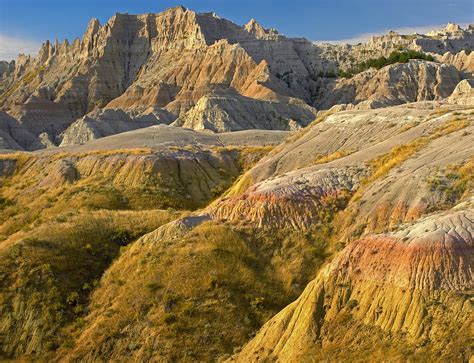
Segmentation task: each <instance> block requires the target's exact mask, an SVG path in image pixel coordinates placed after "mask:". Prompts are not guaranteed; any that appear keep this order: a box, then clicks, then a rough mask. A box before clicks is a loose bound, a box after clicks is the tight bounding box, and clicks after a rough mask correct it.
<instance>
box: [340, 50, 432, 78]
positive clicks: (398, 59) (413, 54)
mask: <svg viewBox="0 0 474 363" xmlns="http://www.w3.org/2000/svg"><path fill="white" fill-rule="evenodd" d="M411 59H420V60H425V61H430V62H433V61H434V60H435V59H434V58H433V57H432V56H431V55H429V54H425V53H422V52H418V51H414V50H405V51H395V52H392V53H391V54H390V55H389V56H388V58H387V57H383V56H382V57H379V58H371V59H368V60H366V61H364V62H361V63H359V64H358V65H357V66H356V67H355V68H353V69H350V70H346V71H344V70H341V69H340V70H339V71H338V72H337V74H334V75H333V76H334V77H336V76H337V77H340V78H351V77H353V76H354V75H355V74H357V73H361V72H364V71H366V70H368V69H370V68H375V69H381V68H383V67H385V66H388V65H390V64H396V63H408V61H410V60H411Z"/></svg>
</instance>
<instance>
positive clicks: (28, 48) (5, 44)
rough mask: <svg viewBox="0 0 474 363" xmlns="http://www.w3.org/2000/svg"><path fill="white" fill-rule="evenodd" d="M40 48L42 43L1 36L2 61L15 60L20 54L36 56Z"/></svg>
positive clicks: (0, 53)
mask: <svg viewBox="0 0 474 363" xmlns="http://www.w3.org/2000/svg"><path fill="white" fill-rule="evenodd" d="M40 47H41V42H38V41H36V40H31V39H24V38H17V37H12V36H9V35H5V34H0V60H12V59H15V58H16V57H17V56H18V54H20V53H22V54H31V55H35V54H36V53H37V52H38V50H39V49H40Z"/></svg>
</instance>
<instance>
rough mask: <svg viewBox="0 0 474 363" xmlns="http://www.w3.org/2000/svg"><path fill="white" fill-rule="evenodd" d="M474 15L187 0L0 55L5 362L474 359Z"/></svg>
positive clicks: (1, 342) (0, 281) (0, 350)
mask: <svg viewBox="0 0 474 363" xmlns="http://www.w3.org/2000/svg"><path fill="white" fill-rule="evenodd" d="M473 32H474V30H473V28H472V27H469V28H468V29H461V28H460V27H458V26H455V25H453V24H450V25H449V26H448V27H447V28H446V29H444V30H440V31H439V32H436V33H429V34H426V35H410V36H407V35H400V34H396V33H394V32H391V33H389V34H388V35H386V36H383V37H376V38H373V39H372V40H370V41H369V42H368V43H365V44H360V45H354V46H351V45H339V46H332V45H315V44H313V43H311V42H309V41H307V40H305V39H292V38H287V37H285V36H283V35H281V34H279V33H278V32H277V31H276V30H275V29H265V28H264V27H262V26H261V25H260V24H258V23H257V22H256V21H255V20H251V21H250V22H249V23H248V24H246V25H244V26H238V25H236V24H234V23H232V22H230V21H227V20H225V19H222V18H220V17H218V16H217V15H216V14H213V13H206V14H197V13H195V12H193V11H190V10H187V9H185V8H182V7H177V8H174V9H169V10H167V11H165V12H163V13H160V14H144V15H129V14H116V15H115V16H114V17H112V18H111V19H110V20H109V21H108V22H107V23H106V24H104V25H101V24H100V23H99V22H98V20H95V19H94V20H92V21H91V22H90V23H89V26H88V28H87V30H86V32H85V34H84V36H83V38H82V39H76V40H74V41H73V42H72V43H69V42H67V41H65V42H63V43H59V42H55V43H50V42H46V43H45V44H44V45H43V47H42V48H41V50H40V52H39V54H38V56H37V57H35V58H33V57H29V56H20V57H19V58H18V59H17V60H16V61H15V62H10V63H7V62H2V63H0V107H1V109H2V110H1V111H0V149H2V150H3V149H6V150H7V152H6V153H4V154H2V153H0V359H1V360H7V361H8V360H24V361H31V360H34V361H36V360H38V361H127V362H128V361H132V362H133V361H136V362H142V361H218V360H226V359H230V360H234V361H240V362H254V361H270V360H277V361H285V362H286V361H290V362H291V361H295V362H296V361H298V362H299V361H303V362H304V361H324V360H329V361H370V360H373V361H382V360H390V361H392V360H393V361H459V362H464V361H468V360H469V359H470V356H471V355H472V354H471V353H472V352H470V351H469V349H470V348H469V344H470V339H471V340H472V338H471V337H470V335H472V334H470V331H471V330H472V329H471V328H472V327H471V324H472V314H473V311H472V299H473V295H472V290H473V288H474V286H473V285H472V284H473V283H472V281H473V276H472V271H473V270H474V268H473V263H474V261H473V256H474V254H473V252H474V251H473V237H472V236H473V228H474V227H473V218H474V215H473V210H474V206H473V195H474V185H473V180H474V175H473V172H474V160H473V155H474V136H473V135H474V113H473V110H472V105H473V94H472V81H471V78H472V71H473V69H472V54H473V53H470V50H471V49H472V45H473V34H474V33H473ZM403 49H411V50H416V51H423V52H430V53H431V55H433V56H434V58H435V61H434V62H431V61H429V62H428V61H423V60H411V61H409V62H407V63H399V64H391V65H388V66H386V67H383V68H381V69H380V70H375V69H369V70H367V71H364V72H362V73H359V74H356V75H354V76H352V77H351V78H349V79H341V78H335V77H333V76H334V75H335V74H337V71H338V70H348V69H353V68H354V67H355V66H356V65H357V64H358V63H360V62H362V61H366V60H367V59H372V58H377V57H380V56H382V55H383V56H388V55H389V54H390V53H391V52H392V51H394V50H398V51H400V50H403ZM425 58H426V57H425ZM427 59H430V58H427ZM57 145H60V146H61V147H60V148H57V147H56V146H57ZM38 149H44V150H38ZM12 150H16V151H18V152H13V151H12ZM32 150H35V152H28V151H32Z"/></svg>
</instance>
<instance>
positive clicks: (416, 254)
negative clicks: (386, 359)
mask: <svg viewBox="0 0 474 363" xmlns="http://www.w3.org/2000/svg"><path fill="white" fill-rule="evenodd" d="M464 208H466V206H464ZM464 208H463V209H464ZM473 218H474V214H473V210H472V208H470V207H468V208H467V209H464V210H461V211H455V210H453V211H451V212H448V213H442V214H439V215H433V216H430V217H428V218H427V219H424V220H422V221H420V222H418V223H416V224H414V225H412V226H408V227H405V228H404V229H402V230H401V231H399V232H396V233H392V234H388V235H377V236H371V237H367V238H364V239H361V240H358V241H355V242H353V243H352V244H350V245H349V246H347V247H346V248H345V249H344V250H343V251H342V252H341V253H340V254H339V255H338V256H337V257H336V258H335V260H334V261H333V262H331V264H330V265H329V266H327V268H325V269H323V270H322V271H321V272H320V273H319V274H318V276H317V278H316V279H315V280H314V281H312V282H311V283H310V284H309V285H308V286H307V288H306V289H305V291H304V292H303V294H302V295H301V296H300V298H299V299H298V300H297V301H295V302H294V303H292V304H291V305H289V306H288V307H287V308H285V309H284V310H283V311H282V312H280V313H279V314H278V315H276V316H275V317H274V318H273V319H271V320H270V321H269V322H268V323H266V324H265V325H264V327H263V328H262V329H261V330H260V332H259V333H258V334H257V335H256V336H255V338H253V339H252V340H251V341H250V342H249V343H248V344H247V345H245V346H244V348H243V349H242V351H241V352H240V353H238V354H237V355H236V356H234V357H233V359H232V360H233V361H239V362H248V361H268V360H278V361H286V362H297V361H312V360H319V359H320V358H322V357H325V356H326V357H327V356H328V354H330V356H331V357H332V358H334V359H339V358H342V357H344V359H350V358H351V357H357V356H359V355H360V354H361V353H362V352H363V356H364V357H370V356H371V355H372V354H374V353H376V352H377V349H378V348H379V347H378V345H379V344H385V345H384V351H385V352H386V354H388V352H390V351H391V350H392V349H395V350H397V349H401V346H403V345H405V346H412V347H414V346H417V348H418V349H419V352H418V354H420V355H421V356H423V354H426V355H425V358H428V357H436V359H441V360H449V359H450V358H451V359H453V357H456V359H457V358H459V357H464V358H467V356H469V353H468V352H467V351H466V350H465V345H463V344H467V340H468V339H469V334H464V331H463V329H467V324H468V316H469V314H471V313H472V311H471V308H470V307H469V306H468V305H469V302H468V300H467V299H466V296H467V295H466V294H465V293H466V292H468V291H470V290H472V288H473V284H472V281H473V276H472V267H473V263H474V261H473V259H472V256H473V252H474V251H473V248H474V244H473V243H474V240H473V234H474V226H473V223H472V220H473ZM348 322H349V324H348ZM374 327H376V328H378V329H379V332H377V330H376V329H374ZM369 331H370V332H371V333H368V332H369ZM385 333H390V339H387V338H386V335H384V334H385ZM369 334H370V335H369ZM369 336H372V337H373V338H375V339H376V340H377V342H375V341H374V343H373V344H372V345H367V346H366V345H365V344H366V343H365V342H366V341H367V339H369ZM334 339H339V340H338V344H341V343H343V344H345V347H346V349H342V350H339V352H338V351H333V350H331V346H332V345H333V343H332V342H333V341H334ZM451 342H452V344H451V345H450V349H449V350H446V349H445V346H446V344H448V343H451ZM339 346H340V345H339ZM331 353H332V354H331ZM466 355H467V356H466ZM385 356H386V355H385ZM405 358H406V355H405Z"/></svg>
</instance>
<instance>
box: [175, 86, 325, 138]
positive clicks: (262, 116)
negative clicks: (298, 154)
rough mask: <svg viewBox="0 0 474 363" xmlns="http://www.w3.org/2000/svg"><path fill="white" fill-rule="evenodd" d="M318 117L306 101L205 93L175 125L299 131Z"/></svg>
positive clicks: (195, 127) (223, 129)
mask: <svg viewBox="0 0 474 363" xmlns="http://www.w3.org/2000/svg"><path fill="white" fill-rule="evenodd" d="M315 118H316V110H315V109H313V108H312V107H310V106H308V105H305V104H304V103H303V102H302V101H299V102H297V101H296V100H295V102H294V103H287V104H283V103H281V102H276V101H270V100H256V99H252V98H248V97H244V96H240V95H238V94H219V93H217V94H210V95H208V96H203V97H202V98H201V99H200V100H199V101H198V103H197V104H196V106H194V107H193V108H192V109H191V110H189V111H188V112H187V113H186V114H184V115H183V116H181V117H179V118H178V119H177V120H176V121H175V122H174V123H173V125H174V126H180V127H186V128H190V129H194V130H198V131H203V130H210V131H213V132H228V131H241V130H250V129H266V130H292V131H295V130H298V129H300V128H302V127H305V126H307V125H308V124H309V123H311V121H313V120H314V119H315Z"/></svg>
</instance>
